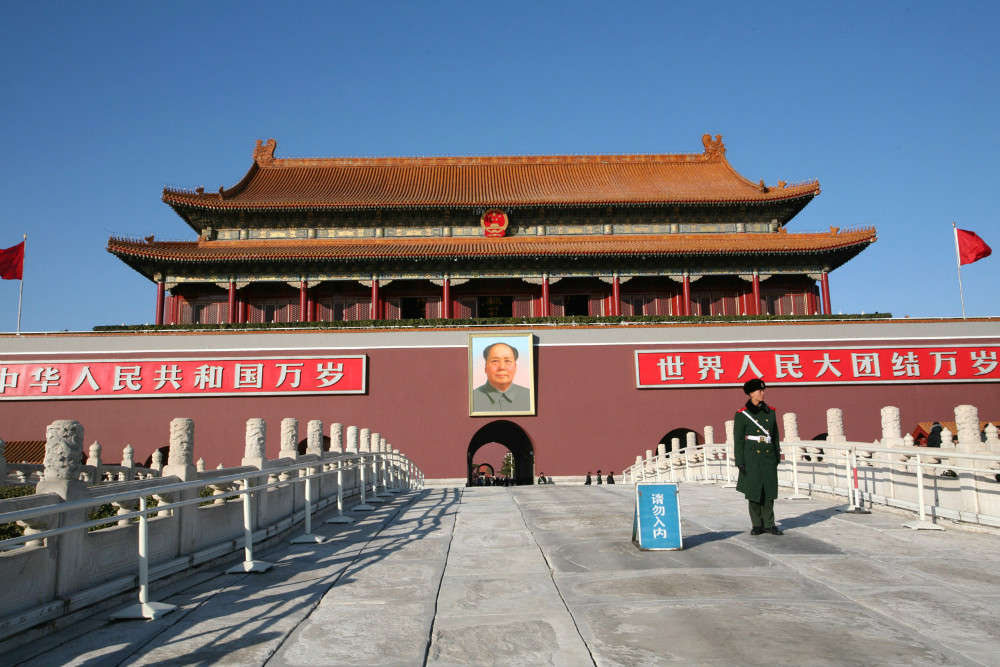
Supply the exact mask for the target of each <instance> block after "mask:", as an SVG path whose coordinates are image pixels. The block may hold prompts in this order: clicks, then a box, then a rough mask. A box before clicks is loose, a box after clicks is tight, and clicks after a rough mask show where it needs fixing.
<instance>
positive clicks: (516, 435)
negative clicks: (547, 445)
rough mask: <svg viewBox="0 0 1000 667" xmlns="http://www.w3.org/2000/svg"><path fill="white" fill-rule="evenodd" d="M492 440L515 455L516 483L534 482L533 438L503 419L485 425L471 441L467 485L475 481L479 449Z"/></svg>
mask: <svg viewBox="0 0 1000 667" xmlns="http://www.w3.org/2000/svg"><path fill="white" fill-rule="evenodd" d="M492 442H495V443H497V444H499V445H502V446H504V447H506V448H507V450H508V451H510V453H511V454H512V455H513V457H514V482H515V483H516V484H534V480H535V448H534V447H533V446H532V444H531V438H529V437H528V434H527V433H525V432H524V429H522V428H521V427H520V426H518V425H517V424H515V423H514V422H509V421H507V420H504V419H501V420H497V421H493V422H490V423H489V424H486V425H485V426H483V427H482V428H481V429H479V430H478V431H476V434H475V435H473V436H472V439H471V440H470V441H469V449H468V451H467V453H466V465H465V469H466V471H467V476H468V479H467V480H466V485H467V486H472V485H473V484H474V482H475V475H476V473H477V471H476V470H474V469H473V461H474V457H475V455H476V452H477V451H479V449H480V447H483V446H484V445H488V444H490V443H492Z"/></svg>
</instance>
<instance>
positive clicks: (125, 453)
mask: <svg viewBox="0 0 1000 667" xmlns="http://www.w3.org/2000/svg"><path fill="white" fill-rule="evenodd" d="M122 467H123V468H127V469H128V470H126V471H124V472H123V473H122V475H120V476H119V479H121V478H122V476H124V478H125V480H131V479H132V478H133V477H135V448H134V447H132V445H125V449H123V450H122ZM123 481H124V480H123Z"/></svg>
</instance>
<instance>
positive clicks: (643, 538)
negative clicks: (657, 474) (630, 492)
mask: <svg viewBox="0 0 1000 667" xmlns="http://www.w3.org/2000/svg"><path fill="white" fill-rule="evenodd" d="M632 541H633V542H635V545H636V546H637V547H639V548H640V549H675V550H676V549H683V548H684V544H683V542H682V540H681V510H680V505H679V504H678V498H677V485H676V484H636V485H635V518H634V519H633V521H632Z"/></svg>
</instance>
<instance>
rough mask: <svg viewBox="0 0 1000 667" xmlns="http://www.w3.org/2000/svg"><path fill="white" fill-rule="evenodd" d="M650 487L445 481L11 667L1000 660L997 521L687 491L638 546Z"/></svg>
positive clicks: (40, 649)
mask: <svg viewBox="0 0 1000 667" xmlns="http://www.w3.org/2000/svg"><path fill="white" fill-rule="evenodd" d="M633 493H634V489H633V488H632V487H627V486H623V485H618V486H614V487H608V486H603V487H597V486H592V487H584V486H555V485H551V486H547V487H546V486H536V487H518V488H496V489H494V488H475V489H428V490H423V491H420V492H416V493H411V494H408V495H405V496H399V497H396V498H394V499H393V500H392V502H390V503H389V504H387V505H384V506H383V507H381V508H380V509H379V510H378V511H376V512H374V513H373V514H360V513H359V514H357V516H358V517H359V520H358V522H357V523H356V524H355V525H354V526H347V527H343V526H332V525H323V524H322V523H320V524H319V525H321V526H322V527H321V528H320V530H319V531H318V532H320V533H322V534H324V535H328V536H332V537H333V539H332V540H330V541H328V542H325V543H323V544H318V545H296V546H291V545H289V546H282V547H280V548H278V549H275V550H272V552H271V553H269V554H264V555H258V558H262V559H265V560H268V561H271V562H274V563H275V566H274V567H273V568H272V569H271V570H269V571H268V572H266V573H263V574H223V573H222V572H223V568H222V567H220V568H219V569H218V570H216V571H213V572H203V573H200V574H198V575H192V576H191V577H189V578H187V579H186V580H185V581H184V582H183V583H180V584H174V585H173V586H172V587H171V588H170V589H167V590H160V591H156V592H155V593H154V599H156V600H163V601H169V602H172V603H174V604H177V605H179V608H178V610H177V611H175V612H173V613H171V614H168V615H167V616H165V617H163V618H162V619H158V620H156V621H145V622H143V621H119V622H114V623H111V622H107V621H105V620H103V618H99V617H97V616H96V615H95V617H94V618H93V619H91V620H89V621H87V622H85V623H81V624H79V625H77V626H74V627H73V628H72V629H70V630H65V631H61V632H59V633H57V634H55V635H52V636H50V637H47V638H45V639H43V640H41V641H39V642H35V643H34V644H32V645H30V646H25V647H22V648H20V649H18V650H16V651H14V652H11V653H8V654H7V655H5V656H4V660H3V662H4V664H7V665H17V664H23V665H45V666H49V665H88V666H97V665H100V666H102V667H103V666H117V665H128V666H137V665H148V666H156V667H167V666H191V667H195V666H207V665H233V666H237V665H239V666H241V667H245V666H263V665H267V666H268V667H286V666H287V667H300V666H310V665H323V666H327V665H366V666H371V665H435V666H437V665H442V666H443V665H573V666H578V665H630V666H635V665H664V664H678V665H769V666H775V665H803V666H808V665H997V664H1000V632H998V631H997V628H998V621H997V619H998V618H1000V577H998V576H997V572H998V571H1000V537H997V536H993V535H987V534H977V533H969V532H963V531H961V530H958V529H955V528H954V527H951V528H950V529H949V530H947V531H945V532H930V531H920V532H917V531H911V530H909V529H906V528H903V527H902V526H901V524H902V522H903V521H904V520H905V518H904V517H900V516H898V515H895V514H889V513H883V512H879V511H876V513H874V514H870V515H848V514H843V513H841V512H839V511H838V507H839V506H836V505H833V504H831V503H830V502H828V501H826V500H822V499H817V500H800V501H787V500H785V501H779V502H778V503H777V508H776V509H777V514H778V518H779V522H780V524H781V526H782V527H783V528H784V529H785V531H786V534H785V535H784V536H782V537H777V536H772V535H762V536H760V537H752V536H750V535H749V533H748V532H747V530H746V529H747V525H746V524H747V519H746V517H745V513H746V510H745V503H744V502H743V501H742V499H741V497H740V496H738V495H737V494H736V493H735V491H733V490H731V489H723V488H720V487H718V486H714V485H713V486H700V485H696V484H685V485H682V486H681V495H680V502H681V510H682V514H683V518H684V521H683V529H684V534H685V538H684V546H685V549H684V550H683V551H659V552H641V551H639V550H637V549H636V548H635V547H634V546H633V545H632V544H631V542H630V537H631V526H632V507H633V495H632V494H633Z"/></svg>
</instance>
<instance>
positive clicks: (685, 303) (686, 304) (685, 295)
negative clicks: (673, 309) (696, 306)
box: [681, 271, 691, 315]
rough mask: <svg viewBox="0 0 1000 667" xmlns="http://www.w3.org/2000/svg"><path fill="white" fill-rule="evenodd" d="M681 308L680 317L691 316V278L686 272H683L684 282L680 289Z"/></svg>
mask: <svg viewBox="0 0 1000 667" xmlns="http://www.w3.org/2000/svg"><path fill="white" fill-rule="evenodd" d="M681 292H682V294H681V308H682V309H683V313H681V314H682V315H690V314H691V276H689V275H688V273H687V271H685V272H684V282H683V283H682V287H681Z"/></svg>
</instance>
